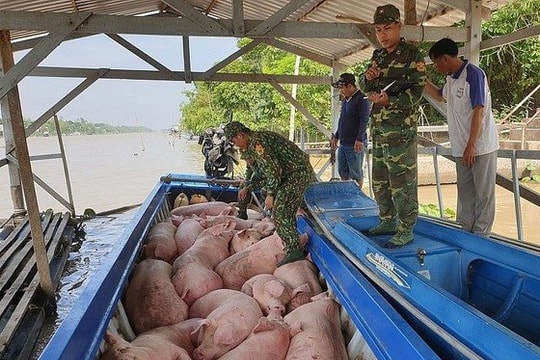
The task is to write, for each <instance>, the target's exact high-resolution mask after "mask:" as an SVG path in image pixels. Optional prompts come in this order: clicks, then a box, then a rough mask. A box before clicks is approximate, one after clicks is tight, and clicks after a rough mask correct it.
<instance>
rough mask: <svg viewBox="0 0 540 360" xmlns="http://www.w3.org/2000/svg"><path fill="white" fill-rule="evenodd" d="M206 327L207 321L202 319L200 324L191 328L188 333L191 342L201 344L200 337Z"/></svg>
mask: <svg viewBox="0 0 540 360" xmlns="http://www.w3.org/2000/svg"><path fill="white" fill-rule="evenodd" d="M207 327H208V322H207V321H206V320H203V321H201V322H200V324H199V325H198V326H197V327H195V329H193V331H192V332H191V334H189V336H190V339H191V342H192V343H193V344H195V345H197V346H199V345H201V343H202V337H203V335H204V330H205V329H206V328H207Z"/></svg>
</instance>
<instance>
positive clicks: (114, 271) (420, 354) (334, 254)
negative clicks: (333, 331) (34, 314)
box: [39, 174, 439, 360]
mask: <svg viewBox="0 0 540 360" xmlns="http://www.w3.org/2000/svg"><path fill="white" fill-rule="evenodd" d="M237 190H238V189H237V187H235V186H234V182H231V181H226V180H224V181H217V182H216V181H212V180H209V179H206V178H204V177H199V176H190V175H181V174H169V175H168V176H165V177H162V178H161V181H160V182H159V183H158V184H157V185H156V186H155V188H154V189H153V190H152V192H151V193H150V194H149V195H148V197H147V199H146V200H145V202H144V203H143V204H142V206H141V208H140V209H139V211H138V212H137V214H136V215H135V217H134V218H133V220H132V222H131V223H130V225H129V226H128V227H127V228H126V229H125V231H124V232H123V234H122V236H121V237H120V238H119V239H118V240H117V241H116V243H117V245H116V247H115V248H114V249H113V250H112V251H111V253H110V254H109V255H108V257H107V258H106V259H105V260H104V262H103V266H102V268H101V269H100V270H99V271H98V272H97V273H96V274H95V275H94V276H92V278H91V280H90V282H89V283H88V285H87V286H86V288H85V290H84V292H83V293H82V295H81V297H80V298H79V300H78V301H77V302H76V303H75V305H74V307H73V309H72V310H71V312H70V313H69V314H68V315H67V317H66V319H65V320H64V321H63V322H62V323H61V324H60V326H59V328H58V329H57V331H56V332H55V333H54V335H53V337H52V338H51V340H50V342H49V343H48V345H47V346H46V348H45V349H44V350H43V352H42V353H41V356H40V357H39V359H41V360H52V359H54V360H73V359H78V360H85V359H88V360H90V359H95V357H96V355H97V354H98V351H99V347H100V344H101V343H102V342H103V337H104V334H105V331H106V329H107V327H108V326H109V322H110V320H111V318H112V316H113V314H114V312H115V310H116V307H117V304H118V302H119V301H120V299H121V298H122V294H123V292H124V290H125V287H126V285H127V282H128V280H129V276H130V274H131V272H132V270H133V268H134V266H135V264H136V262H137V260H138V258H139V254H140V251H141V247H142V244H143V242H144V239H145V238H146V235H147V234H148V232H149V230H150V228H151V227H152V225H153V224H154V223H155V222H157V221H162V220H164V219H165V218H166V217H167V216H168V213H169V211H170V209H171V206H172V203H173V201H174V198H175V197H176V195H177V194H179V193H180V192H184V193H187V194H192V193H199V194H200V193H203V194H207V195H210V196H212V197H213V198H215V199H218V200H223V201H233V200H235V199H236V195H237ZM315 228H316V225H315V223H313V222H311V220H310V219H307V218H300V219H299V222H298V230H299V232H300V233H308V234H309V237H310V239H309V244H308V249H309V252H310V253H311V257H312V258H313V261H314V263H315V265H316V266H317V267H318V269H319V270H320V272H321V273H322V275H323V276H324V279H325V281H326V283H327V285H328V287H329V290H330V291H331V292H332V293H333V294H334V295H335V297H336V299H337V300H338V301H339V302H340V303H341V304H342V307H343V308H344V309H345V310H346V314H348V315H347V318H348V319H350V321H352V326H353V328H354V329H355V331H354V336H352V339H351V340H350V341H349V346H348V352H349V355H350V357H351V358H359V356H360V355H361V352H362V351H361V349H359V347H360V346H359V345H358V344H367V345H368V346H369V348H370V350H371V351H372V353H373V354H374V355H375V356H376V358H377V359H439V357H438V356H437V354H436V353H435V352H434V351H433V350H432V349H431V348H430V347H429V346H428V345H427V344H426V342H425V341H424V340H423V339H422V338H421V337H420V336H419V335H418V334H417V333H416V332H415V331H414V330H413V329H412V328H411V326H409V324H408V323H407V322H406V321H405V320H404V319H403V317H402V316H401V315H400V314H398V312H397V311H396V310H395V309H394V308H393V307H392V306H391V305H390V304H389V302H388V301H387V300H385V298H384V297H383V296H382V295H381V294H380V293H379V292H378V291H377V290H376V289H375V287H374V286H373V285H372V284H371V283H370V282H369V281H368V280H367V279H366V278H365V277H364V276H363V275H362V274H361V273H360V271H359V270H358V269H357V268H356V267H355V266H354V265H353V264H352V263H351V262H350V261H349V260H348V259H347V258H346V257H344V256H343V254H341V253H340V251H338V250H337V249H336V247H335V246H334V245H333V244H332V243H331V242H330V241H329V240H328V239H327V238H326V237H325V236H324V235H323V234H321V233H320V232H316V231H314V229H315ZM344 325H345V324H344ZM358 338H361V340H358ZM355 339H356V340H355Z"/></svg>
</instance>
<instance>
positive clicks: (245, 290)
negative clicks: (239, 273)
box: [240, 282, 253, 296]
mask: <svg viewBox="0 0 540 360" xmlns="http://www.w3.org/2000/svg"><path fill="white" fill-rule="evenodd" d="M240 291H241V292H243V293H244V294H246V295H249V296H253V285H252V284H250V283H248V282H245V283H244V285H242V288H241V289H240Z"/></svg>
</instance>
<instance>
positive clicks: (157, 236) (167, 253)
mask: <svg viewBox="0 0 540 360" xmlns="http://www.w3.org/2000/svg"><path fill="white" fill-rule="evenodd" d="M175 233H176V226H174V225H173V224H172V223H171V222H168V221H164V222H159V223H157V224H155V225H154V226H152V228H151V229H150V232H149V233H148V237H147V238H146V241H145V245H144V247H143V253H144V257H145V258H146V259H159V260H163V261H166V262H168V263H170V264H171V263H172V262H173V261H174V259H176V257H177V256H178V249H177V248H176V243H175V241H174V234H175Z"/></svg>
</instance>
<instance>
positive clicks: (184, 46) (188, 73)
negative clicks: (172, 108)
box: [182, 36, 193, 84]
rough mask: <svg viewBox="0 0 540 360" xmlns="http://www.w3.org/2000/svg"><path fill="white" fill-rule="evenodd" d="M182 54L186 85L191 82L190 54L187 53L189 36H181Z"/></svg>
mask: <svg viewBox="0 0 540 360" xmlns="http://www.w3.org/2000/svg"><path fill="white" fill-rule="evenodd" d="M182 54H183V55H184V78H185V82H186V83H187V84H189V83H191V81H192V80H193V78H192V76H191V53H190V51H189V36H182Z"/></svg>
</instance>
